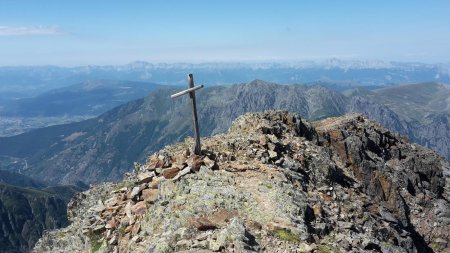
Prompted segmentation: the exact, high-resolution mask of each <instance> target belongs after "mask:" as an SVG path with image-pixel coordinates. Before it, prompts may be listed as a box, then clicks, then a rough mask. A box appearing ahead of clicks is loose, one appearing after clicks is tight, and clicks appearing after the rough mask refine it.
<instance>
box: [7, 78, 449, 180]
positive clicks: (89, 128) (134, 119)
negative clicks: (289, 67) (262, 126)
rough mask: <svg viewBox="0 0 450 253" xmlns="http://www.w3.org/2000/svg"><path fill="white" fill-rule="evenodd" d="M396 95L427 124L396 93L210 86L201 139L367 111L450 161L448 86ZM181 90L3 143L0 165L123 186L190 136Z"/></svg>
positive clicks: (201, 96)
mask: <svg viewBox="0 0 450 253" xmlns="http://www.w3.org/2000/svg"><path fill="white" fill-rule="evenodd" d="M393 89H394V88H393ZM395 89H400V90H395V92H397V93H402V94H403V95H404V96H407V97H409V98H408V100H411V101H419V102H420V101H422V100H428V101H429V102H427V103H419V102H417V103H415V104H414V106H417V107H419V108H421V112H423V113H421V115H422V116H421V117H419V118H418V119H417V120H411V119H410V118H408V117H406V114H405V113H406V110H405V106H406V107H408V106H410V105H408V104H406V105H404V106H401V105H398V104H396V101H398V103H403V102H404V101H400V100H398V98H396V97H395V96H391V97H389V96H387V95H386V94H391V93H393V92H394V91H392V90H389V89H384V90H380V91H368V90H361V89H359V90H354V91H352V92H349V93H347V94H346V95H344V94H342V93H339V92H336V91H333V90H331V89H328V88H325V87H322V86H318V85H316V86H305V85H277V84H274V83H268V82H264V81H259V80H255V81H253V82H250V83H248V84H241V85H231V86H217V87H210V88H206V89H203V90H200V91H199V92H198V109H199V118H200V129H201V134H202V136H208V135H212V134H217V133H221V132H224V131H225V130H226V129H228V127H229V126H230V124H231V122H232V120H234V119H235V118H236V117H238V116H239V115H241V114H243V113H245V112H254V111H263V110H267V109H287V110H289V111H293V112H298V113H300V115H302V117H304V118H308V119H321V118H325V117H329V116H336V115H342V114H344V113H346V112H363V113H365V114H366V115H368V116H369V117H370V118H372V119H375V120H377V121H379V122H381V123H382V124H383V125H385V126H386V127H387V128H389V129H391V130H395V131H398V132H400V133H403V134H407V135H408V136H409V137H410V138H411V139H412V140H413V141H416V142H418V143H421V144H424V145H427V146H429V147H430V148H433V149H435V150H437V151H438V152H439V153H440V154H441V155H443V156H444V157H446V158H447V159H450V154H449V152H450V151H449V150H450V148H449V147H450V146H449V143H450V134H449V133H450V129H449V126H450V124H449V122H448V120H449V117H448V115H449V111H448V109H447V107H445V106H444V104H443V103H438V104H439V105H435V104H434V102H431V101H434V100H435V98H436V96H441V95H442V92H443V91H446V90H447V87H446V86H443V85H438V84H419V85H415V86H402V87H398V88H397V87H396V88H395ZM419 89H424V90H429V89H430V90H433V92H434V93H433V92H430V93H428V95H426V96H424V94H423V92H417V91H418V90H419ZM175 91H176V89H162V90H158V91H155V92H152V93H151V94H150V95H149V96H147V97H145V98H144V99H139V100H136V101H132V102H129V103H127V104H125V105H122V106H119V107H116V108H114V109H112V110H110V111H108V112H106V113H104V114H102V115H101V116H99V117H97V118H94V119H90V120H86V121H82V122H78V123H72V124H66V125H58V126H52V127H47V128H42V129H38V130H34V131H31V132H29V133H25V134H21V135H18V136H13V137H8V138H0V156H1V159H0V163H2V164H3V165H2V166H3V168H5V169H8V170H13V171H19V170H20V171H21V172H22V173H27V175H31V176H33V177H36V178H39V179H41V180H45V181H46V182H47V183H50V184H55V183H63V184H68V183H74V182H76V181H78V180H82V181H84V182H86V183H95V182H104V181H117V180H119V179H121V178H122V175H123V173H124V172H126V171H130V170H131V169H132V168H133V162H136V161H144V160H145V159H146V158H147V156H148V155H149V154H150V153H152V152H154V151H156V150H158V149H160V148H161V147H163V146H164V145H166V144H169V143H173V142H177V141H183V139H184V138H185V137H187V136H190V135H191V112H190V108H189V106H188V102H187V101H186V99H187V98H180V99H176V100H171V99H170V98H169V96H170V94H172V93H174V92H175ZM381 97H383V99H381ZM402 98H403V97H402ZM441 100H442V99H439V101H441ZM436 101H437V100H436ZM444 101H447V102H448V99H447V100H444ZM392 104H395V105H396V106H393V105H392ZM430 108H431V109H433V110H431V109H430ZM430 110H431V111H430Z"/></svg>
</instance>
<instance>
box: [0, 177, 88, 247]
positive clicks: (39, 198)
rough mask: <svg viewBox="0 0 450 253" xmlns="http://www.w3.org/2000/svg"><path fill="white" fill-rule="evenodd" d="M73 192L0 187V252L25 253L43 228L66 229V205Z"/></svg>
mask: <svg viewBox="0 0 450 253" xmlns="http://www.w3.org/2000/svg"><path fill="white" fill-rule="evenodd" d="M76 190H77V189H76V187H73V188H71V187H61V189H57V188H46V189H32V188H21V187H16V186H12V185H7V184H0V252H5V253H6V252H29V251H30V250H31V249H32V248H33V246H34V244H35V243H36V241H37V240H38V239H39V238H40V237H41V236H42V232H43V231H44V229H55V228H60V227H63V226H67V225H68V220H67V203H68V202H69V200H70V198H71V196H73V194H74V193H75V191H76ZM79 190H80V189H79ZM79 190H78V191H79ZM58 191H63V192H64V193H62V194H58V193H57V192H58Z"/></svg>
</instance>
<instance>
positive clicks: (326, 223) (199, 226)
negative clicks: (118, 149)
mask: <svg viewBox="0 0 450 253" xmlns="http://www.w3.org/2000/svg"><path fill="white" fill-rule="evenodd" d="M191 145H192V140H187V141H186V142H185V143H182V144H176V145H173V146H168V147H166V148H165V149H164V150H162V151H160V152H158V153H156V154H154V155H152V156H151V157H150V158H149V159H148V162H147V163H146V164H144V165H141V166H137V168H136V171H135V172H134V173H130V174H128V175H127V177H126V179H125V180H124V181H123V182H121V183H119V184H103V185H98V186H95V187H93V188H91V189H90V190H88V191H87V192H84V193H80V194H78V195H77V196H76V197H75V198H74V199H73V200H72V202H71V203H70V205H69V218H70V220H71V222H72V223H71V225H70V226H69V227H67V228H64V229H60V230H56V231H50V232H47V233H45V235H44V236H43V238H42V239H41V240H40V241H39V242H38V244H37V245H36V247H35V250H34V251H35V252H155V253H156V252H374V251H375V252H433V251H434V252H447V251H448V250H449V247H450V245H449V239H450V238H449V234H448V233H446V232H447V231H448V229H449V225H450V224H449V221H450V213H449V211H448V210H450V205H449V202H448V201H449V182H450V180H449V178H450V172H449V171H450V169H449V164H448V163H447V162H446V161H444V160H443V159H441V158H440V157H439V156H437V155H436V154H435V153H434V152H432V151H429V150H427V149H425V148H422V147H420V146H417V145H411V144H409V143H408V142H407V141H406V140H405V139H403V138H402V137H400V136H398V135H396V134H393V133H390V132H389V131H387V130H386V129H384V128H382V127H381V126H379V125H378V124H376V123H374V122H371V121H368V120H367V119H366V118H364V117H363V116H362V115H359V114H352V115H347V116H344V117H340V118H332V119H326V120H323V121H320V122H315V123H313V124H309V123H307V122H304V121H302V119H301V118H300V117H299V116H298V115H296V114H291V113H288V112H284V111H268V112H264V113H252V114H246V115H244V116H241V117H239V118H238V119H237V120H236V121H235V122H234V123H233V125H232V127H231V128H230V130H229V132H228V133H226V134H222V135H217V136H214V137H211V138H207V139H203V140H202V148H203V150H202V152H203V155H202V156H196V155H194V154H190V152H189V151H187V150H188V147H190V146H191Z"/></svg>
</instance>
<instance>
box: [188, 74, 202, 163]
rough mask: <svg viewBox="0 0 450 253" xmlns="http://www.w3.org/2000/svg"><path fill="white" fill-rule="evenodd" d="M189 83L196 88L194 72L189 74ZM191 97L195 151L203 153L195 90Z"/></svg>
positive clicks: (197, 153)
mask: <svg viewBox="0 0 450 253" xmlns="http://www.w3.org/2000/svg"><path fill="white" fill-rule="evenodd" d="M188 83H189V88H194V76H193V75H192V74H189V75H188ZM189 97H190V98H191V107H192V123H193V125H194V138H195V147H194V153H195V154H196V155H201V153H202V149H201V146H200V130H199V128H198V118H197V104H196V103H195V92H194V91H191V92H189Z"/></svg>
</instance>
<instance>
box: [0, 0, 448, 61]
mask: <svg viewBox="0 0 450 253" xmlns="http://www.w3.org/2000/svg"><path fill="white" fill-rule="evenodd" d="M449 13H450V1H448V0H427V1H424V0H423V1H420V0H397V1H392V0H390V1H385V0H377V1H375V0H373V1H369V0H367V1H361V0H345V1H344V0H342V1H337V0H329V1H325V0H315V1H312V0H311V1H306V0H305V1H302V0H297V1H286V0H277V1H275V0H274V1H265V0H258V1H256V0H247V1H244V0H239V1H238V0H226V1H225V0H223V1H221V0H215V1H213V0H209V1H206V0H205V1H199V0H189V1H186V0H178V1H173V0H164V1H163V0H160V1H158V0H153V1H152V0H147V1H113V0H108V1H105V0H97V1H92V0H89V1H87V0H76V1H61V0H54V1H51V0H39V1H38V0H35V1H33V0H28V1H23V0H0V66H13V65H61V66H77V65H110V64H126V63H129V62H132V61H138V60H139V61H148V62H167V63H171V62H192V63H198V62H213V61H226V62H230V61H231V62H260V61H264V62H271V61H275V62H276V61H303V60H317V61H320V60H324V59H329V58H339V59H343V60H383V61H408V62H410V61H414V62H426V63H437V62H444V63H448V62H450V15H449Z"/></svg>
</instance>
